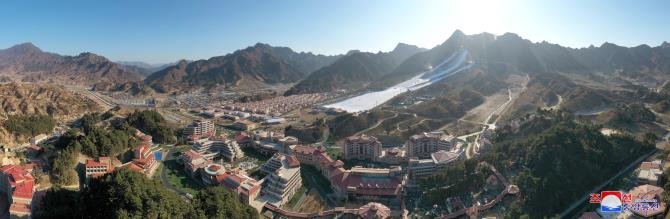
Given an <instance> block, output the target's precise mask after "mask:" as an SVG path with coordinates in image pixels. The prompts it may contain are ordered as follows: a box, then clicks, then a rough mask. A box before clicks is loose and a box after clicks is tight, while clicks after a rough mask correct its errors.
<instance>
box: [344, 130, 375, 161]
mask: <svg viewBox="0 0 670 219" xmlns="http://www.w3.org/2000/svg"><path fill="white" fill-rule="evenodd" d="M381 149H382V144H381V143H380V142H379V141H378V140H377V138H375V137H373V136H369V135H365V134H360V135H355V136H350V137H347V138H346V139H345V140H344V158H345V159H369V160H376V159H377V158H378V157H379V156H380V155H381Z"/></svg>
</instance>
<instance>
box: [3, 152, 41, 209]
mask: <svg viewBox="0 0 670 219" xmlns="http://www.w3.org/2000/svg"><path fill="white" fill-rule="evenodd" d="M32 171H33V165H32V164H26V165H5V166H3V167H2V168H0V191H2V192H4V193H5V194H6V195H7V197H6V200H7V202H6V203H7V204H8V206H9V215H10V217H11V218H30V214H31V209H32V208H31V203H32V200H33V193H34V192H35V178H33V175H32Z"/></svg>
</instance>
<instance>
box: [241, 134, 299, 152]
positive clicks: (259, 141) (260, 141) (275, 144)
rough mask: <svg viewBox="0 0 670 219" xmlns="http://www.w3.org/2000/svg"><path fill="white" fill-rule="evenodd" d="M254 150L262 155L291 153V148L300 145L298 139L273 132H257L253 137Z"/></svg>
mask: <svg viewBox="0 0 670 219" xmlns="http://www.w3.org/2000/svg"><path fill="white" fill-rule="evenodd" d="M253 139H254V141H253V144H252V146H253V148H254V149H255V150H256V151H258V152H260V153H261V154H265V155H268V154H274V153H277V152H279V153H289V151H290V147H291V146H293V145H297V144H298V143H299V140H298V138H296V137H293V136H285V135H284V134H283V133H278V132H273V131H257V132H254V135H253Z"/></svg>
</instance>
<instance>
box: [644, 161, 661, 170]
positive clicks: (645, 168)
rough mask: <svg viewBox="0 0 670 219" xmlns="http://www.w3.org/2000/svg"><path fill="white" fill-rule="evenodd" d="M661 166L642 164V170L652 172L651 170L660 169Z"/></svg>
mask: <svg viewBox="0 0 670 219" xmlns="http://www.w3.org/2000/svg"><path fill="white" fill-rule="evenodd" d="M660 168H661V165H660V164H657V163H653V162H642V164H640V169H643V170H650V169H660Z"/></svg>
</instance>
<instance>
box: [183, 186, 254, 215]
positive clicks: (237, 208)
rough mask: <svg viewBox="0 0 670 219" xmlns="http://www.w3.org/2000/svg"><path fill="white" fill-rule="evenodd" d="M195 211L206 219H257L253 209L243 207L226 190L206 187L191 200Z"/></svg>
mask: <svg viewBox="0 0 670 219" xmlns="http://www.w3.org/2000/svg"><path fill="white" fill-rule="evenodd" d="M193 202H194V203H193V204H194V205H195V208H196V211H197V212H198V214H200V215H201V216H205V217H206V218H221V219H224V218H226V219H238V218H239V219H246V218H249V219H252V218H258V213H257V212H256V210H255V209H253V208H252V207H250V206H248V205H244V204H242V203H241V202H239V201H238V200H237V197H236V196H235V194H233V193H232V192H230V191H228V190H227V189H226V188H223V187H220V186H217V187H208V188H207V189H205V190H203V191H201V192H200V193H198V195H196V197H195V199H194V200H193Z"/></svg>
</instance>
